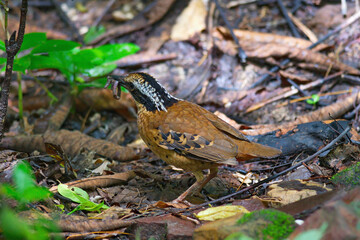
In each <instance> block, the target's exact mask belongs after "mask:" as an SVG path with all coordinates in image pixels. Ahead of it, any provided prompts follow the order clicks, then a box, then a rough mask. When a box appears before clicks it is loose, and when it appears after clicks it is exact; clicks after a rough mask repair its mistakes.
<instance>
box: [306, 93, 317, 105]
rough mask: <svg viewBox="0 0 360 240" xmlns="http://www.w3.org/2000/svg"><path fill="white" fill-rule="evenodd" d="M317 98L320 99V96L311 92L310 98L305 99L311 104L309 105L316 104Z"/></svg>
mask: <svg viewBox="0 0 360 240" xmlns="http://www.w3.org/2000/svg"><path fill="white" fill-rule="evenodd" d="M319 100H320V96H319V95H317V94H312V95H311V98H310V99H308V100H306V102H307V103H308V104H311V105H314V106H315V105H316V104H317V103H318V102H319Z"/></svg>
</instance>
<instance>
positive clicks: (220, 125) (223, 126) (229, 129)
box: [204, 111, 249, 142]
mask: <svg viewBox="0 0 360 240" xmlns="http://www.w3.org/2000/svg"><path fill="white" fill-rule="evenodd" d="M204 116H205V117H206V118H207V119H208V120H209V121H210V122H211V123H212V124H213V125H214V126H215V127H216V128H217V129H219V130H221V131H223V132H224V133H226V134H229V135H231V136H233V137H234V138H236V139H238V140H243V141H247V142H249V140H248V139H247V138H246V137H245V136H244V135H243V134H242V133H241V132H240V131H239V130H237V129H236V128H234V127H233V126H231V125H230V124H228V123H226V122H225V121H223V120H222V119H221V118H219V117H218V116H216V115H215V114H213V113H211V112H208V111H206V112H204Z"/></svg>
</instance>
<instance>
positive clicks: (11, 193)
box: [0, 183, 22, 200]
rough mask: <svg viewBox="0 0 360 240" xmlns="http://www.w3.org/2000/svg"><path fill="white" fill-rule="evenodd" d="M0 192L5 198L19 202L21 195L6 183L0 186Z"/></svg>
mask: <svg viewBox="0 0 360 240" xmlns="http://www.w3.org/2000/svg"><path fill="white" fill-rule="evenodd" d="M0 192H1V194H4V195H5V196H7V197H9V198H12V199H16V200H19V199H20V198H21V195H22V194H19V193H18V192H17V191H16V189H14V188H13V187H12V186H10V185H9V184H6V183H4V184H1V185H0Z"/></svg>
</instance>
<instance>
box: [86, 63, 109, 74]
mask: <svg viewBox="0 0 360 240" xmlns="http://www.w3.org/2000/svg"><path fill="white" fill-rule="evenodd" d="M115 68H116V64H115V63H106V64H103V65H100V66H97V67H94V68H91V69H89V70H86V71H85V72H84V74H87V75H88V76H89V77H101V76H105V75H107V74H109V73H111V72H112V71H113V70H114V69H115Z"/></svg>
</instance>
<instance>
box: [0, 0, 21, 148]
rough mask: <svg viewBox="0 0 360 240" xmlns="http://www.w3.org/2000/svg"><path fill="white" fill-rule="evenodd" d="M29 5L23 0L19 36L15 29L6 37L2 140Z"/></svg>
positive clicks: (0, 118)
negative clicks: (11, 84) (15, 64)
mask: <svg viewBox="0 0 360 240" xmlns="http://www.w3.org/2000/svg"><path fill="white" fill-rule="evenodd" d="M5 4H6V7H7V1H6V2H5ZM27 7H28V1H27V0H22V3H21V15H20V24H19V30H18V34H17V37H16V31H14V32H13V34H11V36H10V39H9V40H8V39H5V46H6V54H7V59H6V60H7V61H6V70H5V77H4V80H3V82H2V83H1V93H0V95H1V96H0V141H1V140H2V138H3V136H4V124H5V117H6V112H7V107H8V98H9V92H10V82H11V75H12V70H13V65H14V58H15V56H16V54H17V53H18V52H19V50H20V47H21V44H22V42H23V39H24V34H25V25H26V14H27ZM5 31H7V29H5Z"/></svg>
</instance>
